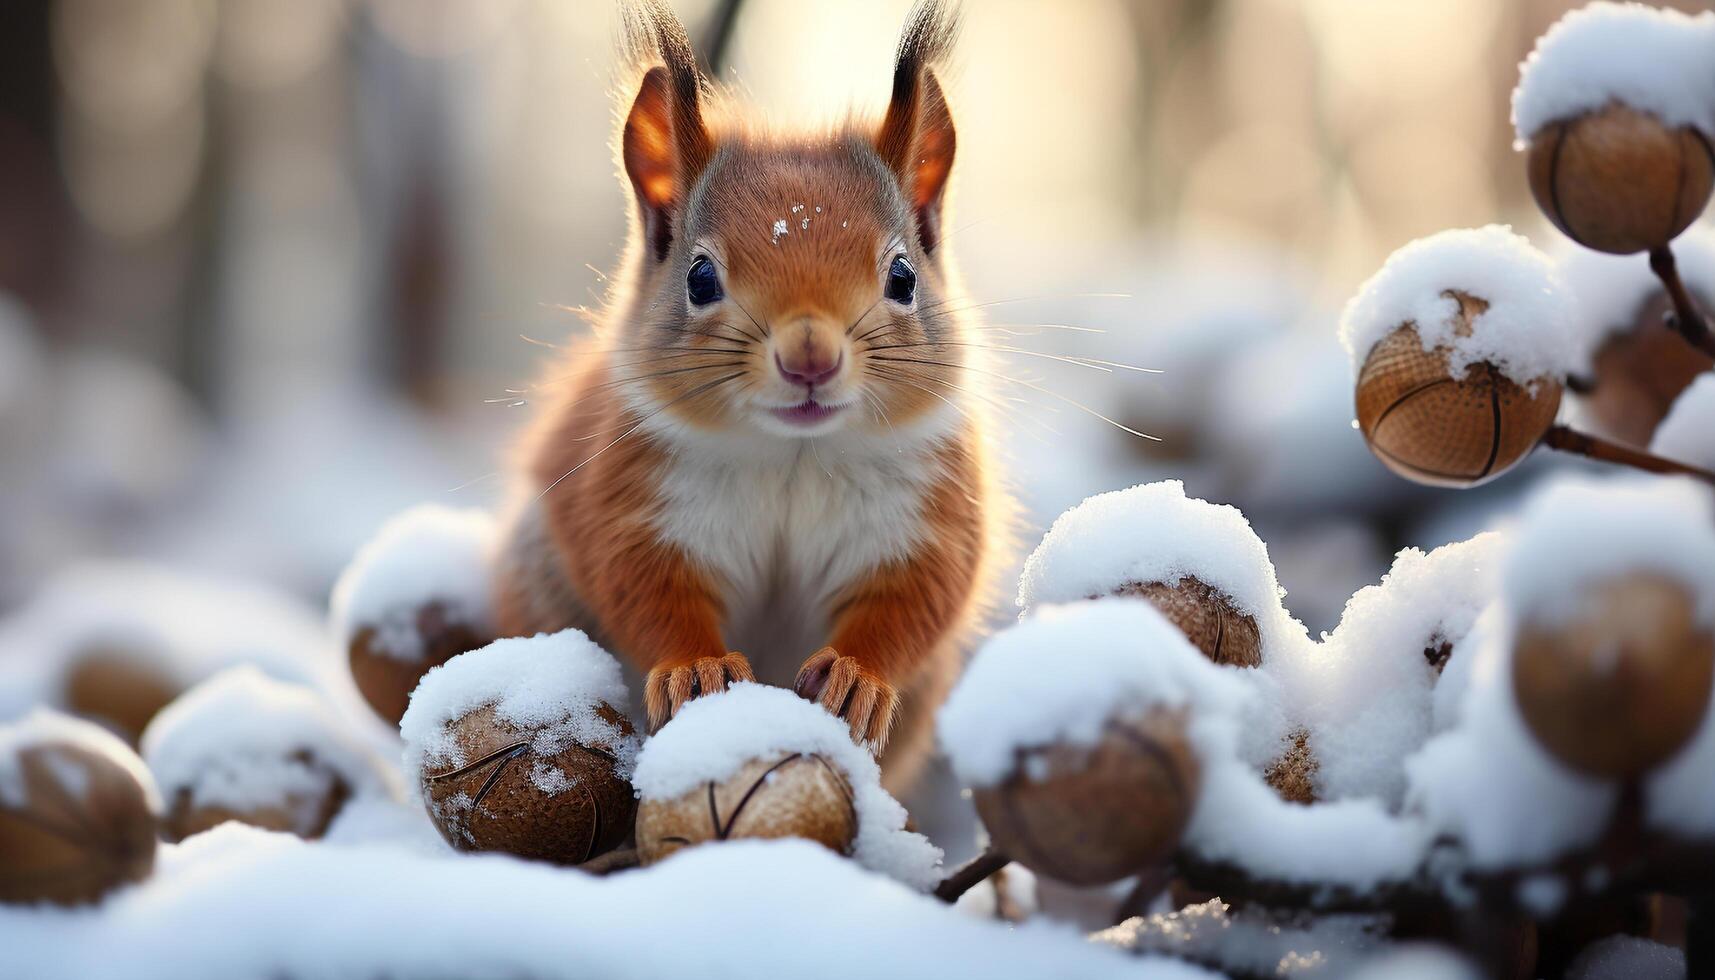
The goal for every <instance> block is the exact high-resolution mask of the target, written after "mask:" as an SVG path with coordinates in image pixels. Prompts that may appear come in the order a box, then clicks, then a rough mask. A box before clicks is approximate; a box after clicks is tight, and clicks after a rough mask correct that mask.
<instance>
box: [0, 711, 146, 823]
mask: <svg viewBox="0 0 1715 980" xmlns="http://www.w3.org/2000/svg"><path fill="white" fill-rule="evenodd" d="M50 743H64V744H67V745H73V746H76V747H78V748H80V749H85V750H87V751H89V752H93V753H95V754H97V755H100V756H104V757H106V758H108V759H112V760H113V762H114V763H115V764H116V765H118V766H119V767H120V768H122V769H124V770H125V771H127V772H129V773H130V774H131V775H132V776H133V777H135V778H136V780H137V782H138V784H139V785H141V786H142V787H143V796H144V798H145V799H146V800H148V803H149V809H150V811H151V812H154V813H156V814H159V813H160V812H161V793H160V791H159V790H158V789H157V788H156V785H155V779H154V777H153V776H151V775H150V774H149V770H148V768H147V767H145V766H144V765H143V760H142V759H140V758H138V757H137V753H135V752H133V751H131V746H129V745H126V744H125V743H124V742H122V741H120V739H119V737H118V736H116V735H114V734H113V733H112V732H110V731H108V730H107V729H105V728H102V727H101V726H100V725H97V724H94V723H93V722H87V721H84V720H83V719H81V718H73V717H72V716H70V715H66V714H61V713H60V712H58V711H53V710H51V709H48V708H37V709H36V710H34V711H32V712H30V713H29V714H27V715H25V716H24V717H22V718H20V719H18V720H17V721H14V722H11V723H9V724H5V725H0V806H8V807H21V806H24V805H26V804H28V803H29V802H30V801H29V790H28V787H26V786H25V784H24V772H23V768H22V767H21V766H20V765H19V762H20V760H19V753H21V752H23V751H24V750H26V749H31V748H35V747H37V746H41V745H47V744H50ZM53 774H54V776H55V778H57V779H58V780H59V781H60V785H61V787H62V788H64V789H66V790H67V791H68V792H70V793H72V794H73V795H81V790H80V788H79V787H78V786H76V785H74V782H75V781H76V779H77V778H79V777H81V776H82V775H83V772H82V770H80V769H75V768H71V767H65V768H59V767H53Z"/></svg>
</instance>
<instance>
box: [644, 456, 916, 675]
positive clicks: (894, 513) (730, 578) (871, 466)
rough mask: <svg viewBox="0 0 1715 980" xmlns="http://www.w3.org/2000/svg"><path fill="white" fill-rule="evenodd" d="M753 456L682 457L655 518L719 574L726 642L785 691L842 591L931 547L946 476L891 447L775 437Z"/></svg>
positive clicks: (664, 486) (819, 639) (823, 635)
mask: <svg viewBox="0 0 1715 980" xmlns="http://www.w3.org/2000/svg"><path fill="white" fill-rule="evenodd" d="M755 448H756V447H754V446H752V447H742V448H741V447H734V446H726V447H722V448H717V447H712V446H709V447H700V448H698V449H695V450H690V451H681V452H678V453H675V454H673V457H672V463H671V465H670V467H669V469H668V471H667V473H666V474H665V475H664V478H663V480H662V482H661V486H660V494H661V505H662V506H661V510H660V512H659V514H658V515H657V517H656V522H657V525H658V527H659V529H660V532H661V534H662V536H663V538H665V539H666V540H668V541H671V542H673V543H674V544H677V545H679V546H680V547H682V548H684V549H685V551H686V553H687V554H689V555H690V556H691V557H692V558H694V559H695V560H696V561H697V562H698V563H699V564H701V565H702V566H703V567H704V568H706V569H708V570H709V571H711V572H713V573H714V574H715V575H716V576H718V578H719V580H720V584H721V588H722V592H723V595H722V598H723V599H724V600H725V604H726V611H727V636H726V639H727V642H728V644H729V645H730V646H731V647H732V648H733V649H735V650H738V651H740V652H742V653H744V654H746V655H747V656H748V657H750V658H751V662H752V666H753V667H754V668H755V669H756V671H757V677H758V679H759V680H762V681H764V682H766V683H776V684H783V683H790V681H791V679H792V676H793V674H794V673H795V672H796V670H797V667H798V665H799V664H800V663H802V662H803V660H804V658H806V657H808V656H809V655H810V654H811V653H813V652H815V650H816V649H817V648H818V647H820V646H821V645H822V644H824V643H826V642H827V640H828V629H829V613H830V606H831V604H832V602H833V601H834V600H835V599H836V598H837V597H838V596H839V594H840V592H841V591H842V590H843V589H844V588H845V587H846V586H848V585H850V584H851V583H853V582H854V581H856V580H858V579H860V578H861V577H863V576H865V575H867V574H869V573H870V572H872V571H874V570H875V569H876V568H877V567H879V566H881V565H883V564H885V563H887V562H889V561H894V560H898V559H901V558H903V557H905V556H906V555H908V554H909V553H910V552H911V549H912V548H913V547H915V546H917V545H918V544H919V543H920V542H921V541H922V540H923V537H924V528H923V502H924V498H925V495H926V494H927V492H928V490H929V488H930V487H931V486H932V485H933V483H934V480H935V479H936V477H937V475H938V473H937V471H936V463H935V459H934V456H933V455H932V454H930V453H928V452H926V451H924V450H922V449H918V450H915V451H914V450H912V449H906V450H904V451H903V452H901V451H899V449H898V448H897V447H896V446H894V445H893V444H891V443H890V444H889V445H888V447H887V449H886V451H877V450H878V447H876V446H874V445H869V444H859V443H855V442H846V441H843V440H839V439H837V438H836V439H827V440H815V441H809V440H803V441H785V440H776V441H775V445H773V446H770V447H767V449H766V450H764V451H745V450H746V449H751V450H755ZM723 449H724V450H725V451H723Z"/></svg>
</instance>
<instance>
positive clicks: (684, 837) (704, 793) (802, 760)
mask: <svg viewBox="0 0 1715 980" xmlns="http://www.w3.org/2000/svg"><path fill="white" fill-rule="evenodd" d="M857 830H858V815H857V806H856V802H855V799H854V797H853V794H852V786H851V782H850V780H848V779H847V778H846V775H845V773H844V772H842V771H841V770H840V768H839V767H838V766H837V765H835V764H834V763H833V762H832V761H831V760H829V759H828V758H827V757H826V756H824V755H822V754H820V753H816V752H791V753H787V754H785V755H782V756H780V757H778V758H768V759H752V760H751V761H749V762H747V763H745V764H744V765H743V766H741V767H740V768H739V770H738V771H737V772H735V773H733V774H732V775H731V776H728V777H727V778H726V779H722V780H709V781H707V782H705V783H703V784H702V785H700V786H697V787H696V788H694V789H692V790H690V791H688V792H685V793H683V794H680V795H679V796H676V797H673V798H672V799H665V800H662V799H652V798H650V797H647V796H645V797H644V799H643V801H642V802H641V803H640V804H639V805H638V808H637V856H638V859H639V860H641V861H642V862H643V863H644V864H646V865H648V864H654V863H655V862H657V861H660V860H662V859H663V858H666V857H669V856H671V855H672V854H674V853H675V852H677V851H678V850H679V849H680V848H684V847H690V846H692V845H694V844H701V843H704V842H707V841H716V840H740V839H746V838H750V839H765V840H768V839H777V838H782V837H797V838H802V839H804V840H809V841H815V842H816V843H818V844H821V845H822V846H823V847H826V848H827V849H829V850H830V851H833V852H834V853H836V854H842V855H843V854H850V853H851V850H852V844H853V842H854V841H855V840H856V838H857Z"/></svg>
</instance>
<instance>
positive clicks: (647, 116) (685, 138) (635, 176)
mask: <svg viewBox="0 0 1715 980" xmlns="http://www.w3.org/2000/svg"><path fill="white" fill-rule="evenodd" d="M645 9H646V12H647V23H646V24H645V25H644V26H643V28H642V30H643V31H646V32H647V36H648V40H649V41H651V42H653V43H652V46H653V48H654V50H655V51H656V52H657V53H658V54H659V56H660V59H661V60H663V61H665V62H666V64H665V65H656V66H655V67H653V68H651V69H649V70H648V71H647V72H645V73H644V75H643V80H642V82H640V83H639V85H638V89H637V97H636V98H635V99H634V100H633V101H632V103H631V111H630V112H629V113H627V114H626V117H625V129H624V130H623V131H622V132H621V134H620V156H621V159H622V160H623V161H624V164H625V174H626V176H627V177H628V178H630V180H631V189H632V191H633V192H634V193H635V194H636V195H637V211H638V215H639V216H640V218H641V219H642V222H643V237H644V241H646V242H647V243H648V245H649V254H650V255H652V256H653V257H654V259H655V261H657V262H659V261H661V260H662V259H664V258H666V257H667V250H668V248H669V247H670V246H671V245H672V244H673V226H674V221H675V220H676V219H677V218H678V217H679V210H680V208H681V207H683V205H684V202H685V196H686V194H687V193H688V192H689V191H690V188H691V185H692V184H694V183H695V182H696V180H697V177H698V176H699V175H700V174H701V173H702V172H703V168H704V167H706V166H707V165H708V162H709V157H710V155H711V154H712V152H713V141H712V140H711V139H710V137H709V132H708V129H707V128H706V127H705V126H704V124H703V114H702V94H703V78H702V74H701V73H700V72H699V71H698V70H697V63H696V59H695V55H694V54H693V53H692V50H691V43H690V40H689V39H688V38H687V37H686V36H685V29H684V28H683V27H682V26H680V24H679V22H678V21H677V20H675V19H674V18H673V16H672V14H671V13H669V12H667V10H666V8H664V7H661V6H659V5H657V4H650V5H649V6H648V7H647V8H645Z"/></svg>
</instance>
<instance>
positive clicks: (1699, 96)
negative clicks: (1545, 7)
mask: <svg viewBox="0 0 1715 980" xmlns="http://www.w3.org/2000/svg"><path fill="white" fill-rule="evenodd" d="M1712 50H1715V16H1711V15H1710V14H1709V13H1708V12H1705V13H1702V14H1699V15H1698V16H1696V17H1690V16H1687V15H1685V14H1682V13H1680V12H1678V11H1675V10H1663V9H1658V8H1655V7H1649V6H1645V5H1643V4H1639V3H1601V2H1599V3H1592V4H1588V5H1587V6H1585V7H1583V8H1581V9H1579V10H1575V11H1572V12H1571V13H1569V14H1567V15H1566V16H1564V17H1562V18H1561V19H1560V20H1559V21H1558V22H1557V23H1555V24H1554V26H1552V27H1550V28H1549V29H1548V31H1547V32H1546V33H1544V34H1543V35H1542V36H1541V37H1540V38H1538V39H1537V42H1536V47H1535V48H1534V49H1533V50H1532V51H1531V53H1530V55H1529V56H1527V57H1526V58H1525V60H1524V63H1523V64H1521V65H1519V81H1518V87H1517V88H1516V89H1514V90H1513V129H1514V132H1515V133H1516V135H1517V139H1518V144H1519V148H1520V149H1523V148H1524V146H1525V145H1527V144H1528V143H1529V142H1530V138H1531V137H1532V136H1534V135H1536V133H1537V132H1538V131H1539V130H1541V129H1542V128H1543V127H1545V126H1548V125H1549V124H1551V123H1555V122H1559V121H1561V120H1563V119H1570V118H1572V117H1574V116H1578V115H1582V114H1584V113H1586V112H1592V111H1594V110H1597V109H1600V108H1602V107H1604V106H1606V105H1608V104H1609V103H1612V102H1620V103H1623V104H1625V105H1627V106H1630V107H1632V108H1634V109H1638V110H1641V111H1644V112H1649V113H1652V114H1654V115H1655V116H1657V117H1658V118H1660V119H1661V120H1662V121H1663V122H1665V123H1667V124H1668V125H1670V126H1686V125H1689V126H1696V127H1697V128H1699V129H1701V130H1702V131H1703V132H1705V133H1711V134H1715V95H1712V94H1711V93H1712V92H1715V72H1712V71H1711V60H1710V52H1711V51H1712Z"/></svg>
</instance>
